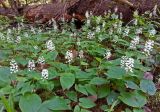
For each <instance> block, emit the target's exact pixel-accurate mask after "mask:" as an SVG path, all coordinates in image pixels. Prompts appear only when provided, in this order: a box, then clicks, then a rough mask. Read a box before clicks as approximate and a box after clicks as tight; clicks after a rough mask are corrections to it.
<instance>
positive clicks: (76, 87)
mask: <svg viewBox="0 0 160 112" xmlns="http://www.w3.org/2000/svg"><path fill="white" fill-rule="evenodd" d="M75 89H76V91H78V92H80V93H83V94H85V95H88V92H87V90H86V87H85V86H83V85H80V84H79V85H75Z"/></svg>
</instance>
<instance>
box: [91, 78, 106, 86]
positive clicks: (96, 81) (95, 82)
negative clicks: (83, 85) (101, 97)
mask: <svg viewBox="0 0 160 112" xmlns="http://www.w3.org/2000/svg"><path fill="white" fill-rule="evenodd" d="M106 82H107V81H106V79H104V78H101V77H95V78H93V79H92V80H91V81H90V84H93V85H102V84H105V83H106Z"/></svg>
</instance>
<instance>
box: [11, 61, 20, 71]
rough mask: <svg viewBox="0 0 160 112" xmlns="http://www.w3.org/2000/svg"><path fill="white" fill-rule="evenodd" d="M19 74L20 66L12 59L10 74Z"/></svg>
mask: <svg viewBox="0 0 160 112" xmlns="http://www.w3.org/2000/svg"><path fill="white" fill-rule="evenodd" d="M17 72H18V64H17V62H16V61H15V60H14V59H12V60H11V62H10V73H11V74H12V73H17Z"/></svg>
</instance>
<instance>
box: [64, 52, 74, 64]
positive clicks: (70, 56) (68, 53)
mask: <svg viewBox="0 0 160 112" xmlns="http://www.w3.org/2000/svg"><path fill="white" fill-rule="evenodd" d="M65 59H66V60H67V63H71V61H72V60H73V53H72V51H71V50H68V51H67V52H66V55H65Z"/></svg>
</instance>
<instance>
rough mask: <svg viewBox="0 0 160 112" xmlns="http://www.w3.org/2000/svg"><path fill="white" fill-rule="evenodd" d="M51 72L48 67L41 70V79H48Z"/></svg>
mask: <svg viewBox="0 0 160 112" xmlns="http://www.w3.org/2000/svg"><path fill="white" fill-rule="evenodd" d="M48 77H49V73H48V70H47V69H43V70H42V72H41V79H48Z"/></svg>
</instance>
